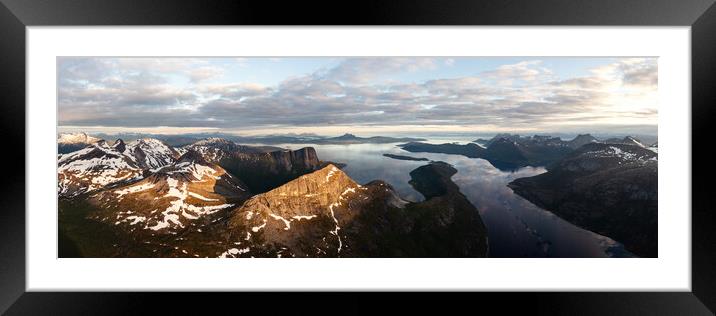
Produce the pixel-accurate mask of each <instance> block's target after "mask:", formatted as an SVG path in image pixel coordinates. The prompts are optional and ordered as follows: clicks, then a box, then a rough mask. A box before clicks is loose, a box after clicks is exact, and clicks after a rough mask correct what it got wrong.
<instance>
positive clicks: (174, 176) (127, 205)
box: [89, 152, 250, 234]
mask: <svg viewBox="0 0 716 316" xmlns="http://www.w3.org/2000/svg"><path fill="white" fill-rule="evenodd" d="M249 197H250V193H249V192H248V191H247V189H246V186H245V185H244V184H243V183H242V182H241V181H240V180H239V179H237V178H235V177H233V176H232V175H230V174H228V173H227V172H226V171H225V170H224V169H223V168H221V167H219V166H217V165H214V164H211V163H208V162H206V161H204V160H203V159H202V158H201V157H200V155H198V154H196V153H195V152H188V153H187V154H185V155H184V156H182V157H181V158H179V159H178V161H177V162H176V163H175V164H173V165H170V166H167V167H165V168H162V169H161V170H159V171H157V172H156V173H153V174H151V175H149V176H147V177H146V178H144V179H142V180H139V181H135V182H132V183H129V184H125V185H121V186H116V187H112V188H108V189H106V190H102V191H100V192H98V193H96V194H93V195H91V197H90V199H89V201H90V202H91V203H92V204H94V205H96V206H97V208H98V210H97V211H96V212H94V213H93V217H92V218H93V219H95V220H97V221H100V222H105V223H107V224H111V225H114V226H117V228H121V229H124V230H125V231H129V232H135V231H139V232H144V233H147V234H167V233H176V232H177V231H180V230H184V229H189V228H193V229H194V230H196V229H198V230H201V227H203V226H204V225H206V224H207V223H209V221H207V220H206V219H207V218H208V217H211V218H212V219H215V218H214V216H216V215H219V214H220V213H221V212H225V211H228V210H230V209H232V208H234V207H237V206H239V205H241V203H242V202H243V201H245V200H246V199H248V198H249Z"/></svg>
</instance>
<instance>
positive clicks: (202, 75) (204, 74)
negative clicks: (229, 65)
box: [189, 66, 224, 83]
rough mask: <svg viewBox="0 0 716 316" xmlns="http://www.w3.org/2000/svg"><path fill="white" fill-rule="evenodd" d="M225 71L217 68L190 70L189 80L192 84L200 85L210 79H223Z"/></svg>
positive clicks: (208, 67) (207, 67)
mask: <svg viewBox="0 0 716 316" xmlns="http://www.w3.org/2000/svg"><path fill="white" fill-rule="evenodd" d="M223 74H224V70H223V69H221V68H219V67H216V66H206V67H199V68H195V69H192V70H189V80H190V81H191V82H192V83H199V82H202V81H206V80H209V79H213V78H217V77H221V76H222V75H223Z"/></svg>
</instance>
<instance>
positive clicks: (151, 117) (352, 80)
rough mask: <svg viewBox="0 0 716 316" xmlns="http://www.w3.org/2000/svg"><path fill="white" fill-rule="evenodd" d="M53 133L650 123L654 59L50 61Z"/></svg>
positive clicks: (611, 128) (542, 128) (508, 128)
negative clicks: (54, 88)
mask: <svg viewBox="0 0 716 316" xmlns="http://www.w3.org/2000/svg"><path fill="white" fill-rule="evenodd" d="M58 107H59V112H58V114H59V125H60V130H61V131H78V130H82V131H88V132H107V133H116V132H150V133H182V132H212V131H221V132H229V133H237V134H246V135H256V134H277V133H302V132H307V133H318V134H323V135H334V134H342V133H345V132H352V133H358V134H364V135H377V134H384V135H389V134H401V133H422V134H425V133H432V132H435V133H438V132H480V133H485V132H567V133H569V132H592V133H600V132H601V133H604V132H607V133H608V132H616V133H618V132H619V131H621V130H623V131H625V132H633V131H635V130H638V131H641V130H645V131H646V130H648V131H652V130H653V131H655V126H656V124H657V116H658V111H657V60H656V58H543V57H539V58H536V57H535V58H513V57H510V58H488V57H458V58H448V57H438V58H425V57H390V58H377V57H365V58H328V57H326V58H106V57H102V58H89V57H62V58H58Z"/></svg>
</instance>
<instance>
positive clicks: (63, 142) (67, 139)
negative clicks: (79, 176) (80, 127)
mask: <svg viewBox="0 0 716 316" xmlns="http://www.w3.org/2000/svg"><path fill="white" fill-rule="evenodd" d="M100 140H101V139H100V138H97V137H92V136H89V135H87V134H85V133H63V134H60V135H58V137H57V152H58V153H59V154H66V153H71V152H73V151H77V150H80V149H82V148H85V147H87V146H89V145H92V144H94V143H97V142H98V141H100Z"/></svg>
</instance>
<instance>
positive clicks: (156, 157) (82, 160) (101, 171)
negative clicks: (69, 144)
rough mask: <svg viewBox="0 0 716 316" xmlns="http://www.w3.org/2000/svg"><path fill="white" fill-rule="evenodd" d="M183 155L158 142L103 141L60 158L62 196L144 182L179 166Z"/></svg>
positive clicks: (59, 170) (60, 189)
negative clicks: (135, 181) (179, 159)
mask: <svg viewBox="0 0 716 316" xmlns="http://www.w3.org/2000/svg"><path fill="white" fill-rule="evenodd" d="M177 158H179V153H178V152H177V151H176V150H174V149H173V148H172V147H170V146H168V145H166V144H165V143H163V142H162V141H159V140H156V139H139V140H135V141H133V142H130V143H129V144H125V143H124V141H122V140H121V139H118V140H116V141H115V142H114V144H111V145H110V144H108V143H107V142H106V141H104V140H99V141H97V142H95V143H94V144H91V145H88V147H85V148H83V149H80V150H77V151H73V152H71V153H67V154H64V155H61V156H60V157H59V158H58V162H57V165H58V168H57V173H58V177H59V182H58V192H59V194H60V196H62V197H72V196H75V195H78V194H82V193H85V192H91V191H95V190H98V189H102V188H104V187H106V186H111V185H116V184H118V183H120V182H125V181H128V180H136V179H140V178H142V177H143V176H145V175H147V174H148V173H151V172H156V171H157V170H159V169H160V168H162V167H165V166H169V165H171V164H173V163H175V162H176V160H177Z"/></svg>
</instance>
